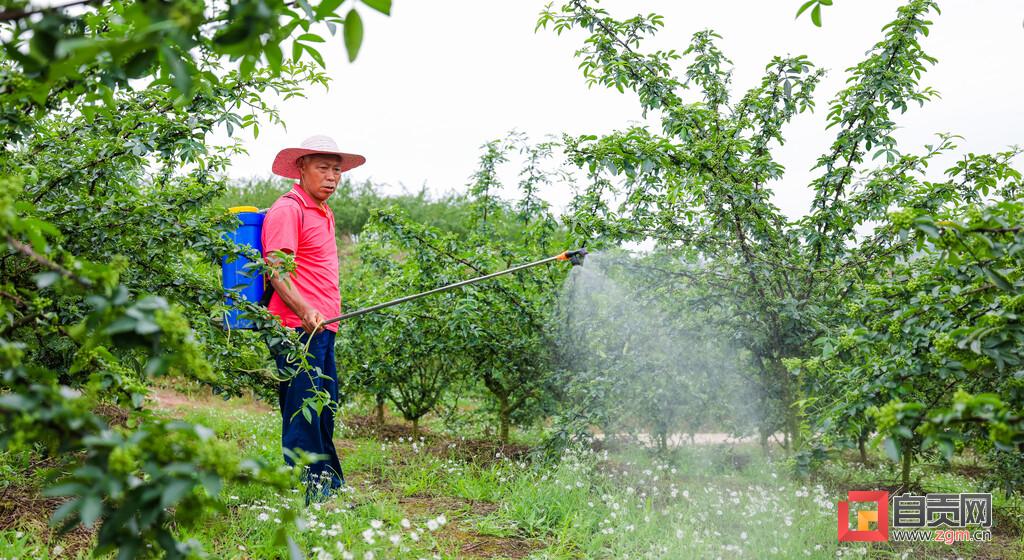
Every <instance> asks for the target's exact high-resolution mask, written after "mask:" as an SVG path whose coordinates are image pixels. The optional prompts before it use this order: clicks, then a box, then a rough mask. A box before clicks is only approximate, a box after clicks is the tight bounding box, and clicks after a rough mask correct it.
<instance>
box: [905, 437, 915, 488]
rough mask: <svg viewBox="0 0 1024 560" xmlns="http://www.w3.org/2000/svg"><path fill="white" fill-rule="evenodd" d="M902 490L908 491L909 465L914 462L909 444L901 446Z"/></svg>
mask: <svg viewBox="0 0 1024 560" xmlns="http://www.w3.org/2000/svg"><path fill="white" fill-rule="evenodd" d="M902 458H903V473H902V474H903V477H902V480H903V491H904V492H909V491H910V466H911V465H913V464H914V452H913V451H912V450H911V448H910V445H907V446H906V447H904V448H903V457H902Z"/></svg>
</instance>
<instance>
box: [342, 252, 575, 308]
mask: <svg viewBox="0 0 1024 560" xmlns="http://www.w3.org/2000/svg"><path fill="white" fill-rule="evenodd" d="M585 256H587V250H586V249H576V250H573V251H566V252H564V253H561V254H559V255H555V256H553V257H548V258H546V259H541V260H539V261H534V262H532V263H526V264H521V265H519V266H514V267H512V268H509V269H506V270H502V271H500V272H493V273H491V274H487V275H485V276H480V277H477V278H470V279H469V280H463V281H461V282H455V283H454V284H448V285H447V286H441V287H440V288H434V289H433V290H427V291H426V292H421V293H418V294H412V295H409V296H403V297H400V298H398V299H393V300H391V301H386V302H384V303H378V304H377V305H371V306H370V307H364V308H363V309H358V310H356V311H352V312H350V313H345V314H342V315H339V316H337V317H335V318H333V319H328V320H326V321H324V324H325V325H330V324H331V323H337V322H339V321H344V320H345V319H351V318H353V317H358V316H360V315H365V314H367V313H373V312H374V311H380V310H381V309H385V308H387V307H392V306H395V305H398V304H400V303H405V302H407V301H412V300H414V299H420V298H421V297H426V296H429V295H433V294H439V293H441V292H447V291H448V290H454V289H455V288H461V287H463V286H468V285H470V284H476V283H477V282H483V281H484V280H490V279H491V278H497V277H498V276H504V275H506V274H512V273H513V272H519V271H520V270H525V269H527V268H533V267H535V266H539V265H542V264H547V263H550V262H554V261H569V263H570V264H572V266H580V265H582V264H583V257H585Z"/></svg>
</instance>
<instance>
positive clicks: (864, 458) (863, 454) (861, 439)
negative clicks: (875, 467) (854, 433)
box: [857, 432, 868, 464]
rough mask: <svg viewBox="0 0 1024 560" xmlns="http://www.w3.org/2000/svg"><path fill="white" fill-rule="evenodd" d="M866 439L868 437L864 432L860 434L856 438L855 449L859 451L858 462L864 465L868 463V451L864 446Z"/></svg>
mask: <svg viewBox="0 0 1024 560" xmlns="http://www.w3.org/2000/svg"><path fill="white" fill-rule="evenodd" d="M867 439H868V436H867V434H865V433H864V432H861V434H860V436H858V437H857V449H859V450H860V462H861V463H865V464H867V462H868V450H867V447H866V446H865V445H864V443H865V442H866V440H867Z"/></svg>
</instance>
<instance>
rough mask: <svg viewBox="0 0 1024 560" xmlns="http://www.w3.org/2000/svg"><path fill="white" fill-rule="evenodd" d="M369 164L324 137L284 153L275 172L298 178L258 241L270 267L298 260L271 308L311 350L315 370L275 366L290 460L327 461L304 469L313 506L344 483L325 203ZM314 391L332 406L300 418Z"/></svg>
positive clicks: (279, 282)
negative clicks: (295, 454) (337, 437)
mask: <svg viewBox="0 0 1024 560" xmlns="http://www.w3.org/2000/svg"><path fill="white" fill-rule="evenodd" d="M365 161H366V158H364V157H363V156H360V155H355V154H348V153H343V152H341V151H340V150H339V149H338V147H337V145H336V144H335V143H334V140H332V139H330V138H328V137H326V136H313V137H311V138H308V139H306V140H305V141H304V142H303V143H302V145H301V146H300V147H298V148H286V149H284V150H281V151H280V152H279V153H278V154H277V157H276V158H275V159H274V164H273V172H274V173H275V174H277V175H280V176H282V177H287V178H289V179H298V183H296V184H295V185H294V186H293V187H292V190H290V191H289V192H287V193H285V194H284V195H282V196H281V197H280V198H278V199H277V201H276V202H275V203H274V204H273V206H271V207H270V209H269V210H268V211H267V213H266V218H265V219H264V221H263V229H262V233H261V236H260V237H261V241H262V245H263V257H264V258H266V259H267V261H268V262H269V263H270V264H272V265H278V264H280V262H279V259H278V258H277V257H275V255H274V253H275V252H276V251H281V252H284V253H289V254H291V255H293V258H294V262H295V270H294V271H293V272H291V273H290V274H289V275H288V278H287V279H285V278H282V277H280V276H278V275H275V276H274V277H272V278H270V279H269V280H270V284H271V286H272V287H273V295H272V296H271V298H270V300H269V303H268V305H267V307H268V309H269V310H270V312H271V313H273V314H274V315H277V316H278V317H280V319H281V322H282V324H283V325H284V326H285V327H289V328H294V329H296V330H299V331H301V332H302V342H303V343H304V344H306V345H308V355H307V357H306V358H307V360H308V361H309V364H310V366H311V367H312V370H311V371H308V372H299V373H296V372H297V366H296V364H294V363H289V362H288V358H287V356H286V355H277V356H275V357H274V360H275V361H276V362H277V368H278V370H279V371H280V373H281V375H282V377H283V378H285V379H287V381H282V382H281V383H280V386H279V388H278V401H279V403H280V406H281V446H282V448H284V449H285V450H286V451H285V461H286V462H287V463H288V464H293V461H292V457H291V456H290V455H289V453H288V451H287V450H294V451H298V450H302V451H305V452H308V453H313V454H318V455H321V456H323V457H322V458H321V459H320V460H318V461H316V462H314V463H312V464H310V465H309V466H308V467H307V471H306V473H305V476H304V478H305V481H306V484H307V494H306V496H307V500H310V501H317V500H322V499H326V498H328V497H329V496H330V495H331V494H332V493H333V492H334V491H335V490H336V489H338V488H340V487H341V486H342V485H343V484H344V482H345V478H344V475H343V474H342V471H341V464H340V462H339V461H338V452H337V451H336V450H335V448H334V441H333V438H334V410H335V405H336V404H337V402H338V372H337V368H336V366H335V361H334V338H335V335H336V333H337V331H338V323H332V324H329V325H324V322H325V321H326V320H327V318H328V317H334V316H337V315H339V314H340V313H341V295H340V291H339V286H338V248H337V245H336V244H335V237H334V214H333V213H332V212H331V209H330V207H328V206H327V199H329V198H330V197H331V195H332V194H334V191H335V190H336V189H337V188H338V183H339V182H340V181H341V174H342V173H343V172H345V171H348V170H350V169H353V168H355V167H358V166H360V165H362V164H363V163H364V162H365ZM317 392H326V393H327V394H329V395H330V399H331V404H330V405H328V406H325V407H323V409H322V410H321V411H320V413H319V414H317V413H316V412H313V414H312V415H311V416H308V417H307V416H306V415H304V414H302V413H301V409H302V404H303V401H304V400H305V399H307V398H310V397H313V396H314V394H315V393H317Z"/></svg>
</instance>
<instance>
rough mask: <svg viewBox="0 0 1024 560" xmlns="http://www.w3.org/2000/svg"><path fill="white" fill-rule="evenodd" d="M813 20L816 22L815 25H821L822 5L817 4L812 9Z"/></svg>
mask: <svg viewBox="0 0 1024 560" xmlns="http://www.w3.org/2000/svg"><path fill="white" fill-rule="evenodd" d="M811 21H812V22H814V25H816V26H818V27H821V6H820V5H818V6H815V7H814V9H813V10H811Z"/></svg>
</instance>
